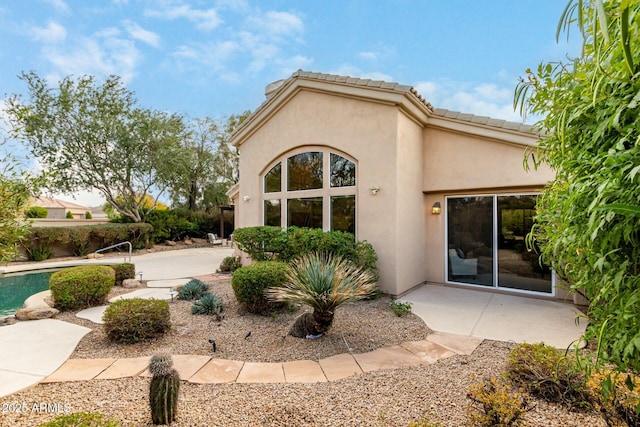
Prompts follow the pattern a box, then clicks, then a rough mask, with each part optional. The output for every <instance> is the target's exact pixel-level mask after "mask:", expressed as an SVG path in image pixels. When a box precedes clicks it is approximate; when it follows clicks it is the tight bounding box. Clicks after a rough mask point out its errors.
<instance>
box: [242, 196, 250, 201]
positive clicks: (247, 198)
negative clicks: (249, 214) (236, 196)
mask: <svg viewBox="0 0 640 427" xmlns="http://www.w3.org/2000/svg"><path fill="white" fill-rule="evenodd" d="M242 200H244V201H245V202H248V201H249V200H251V197H250V196H242Z"/></svg>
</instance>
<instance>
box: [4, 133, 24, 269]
mask: <svg viewBox="0 0 640 427" xmlns="http://www.w3.org/2000/svg"><path fill="white" fill-rule="evenodd" d="M0 145H2V143H0ZM9 160H10V158H9V157H7V158H5V159H2V160H0V194H2V197H0V263H4V262H9V261H11V260H13V258H14V256H15V255H16V254H17V253H18V244H19V243H20V242H21V240H22V239H23V238H24V237H25V236H26V235H28V233H29V224H28V222H26V221H25V220H24V218H23V212H24V211H25V209H26V208H27V206H28V203H29V197H30V194H29V182H28V180H27V181H25V179H23V178H22V177H20V176H19V175H18V173H17V172H14V171H13V169H12V168H13V167H14V165H13V164H11V163H10V162H9ZM5 162H7V163H6V164H5Z"/></svg>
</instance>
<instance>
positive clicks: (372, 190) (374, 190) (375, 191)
mask: <svg viewBox="0 0 640 427" xmlns="http://www.w3.org/2000/svg"><path fill="white" fill-rule="evenodd" d="M370 190H371V194H372V195H374V196H375V195H376V194H378V191H380V187H378V186H377V185H372V186H371V188H370Z"/></svg>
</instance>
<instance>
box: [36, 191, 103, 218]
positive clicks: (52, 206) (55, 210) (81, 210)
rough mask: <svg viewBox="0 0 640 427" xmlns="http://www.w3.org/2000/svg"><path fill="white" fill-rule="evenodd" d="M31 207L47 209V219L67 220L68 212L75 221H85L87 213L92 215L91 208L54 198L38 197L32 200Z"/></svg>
mask: <svg viewBox="0 0 640 427" xmlns="http://www.w3.org/2000/svg"><path fill="white" fill-rule="evenodd" d="M31 206H39V207H41V208H45V209H47V211H49V213H48V214H47V219H65V218H66V217H67V212H71V215H73V219H84V218H85V215H86V213H87V212H89V213H91V208H89V207H87V206H81V205H78V204H75V203H71V202H65V201H64V200H58V199H54V198H53V197H45V196H38V197H32V198H31Z"/></svg>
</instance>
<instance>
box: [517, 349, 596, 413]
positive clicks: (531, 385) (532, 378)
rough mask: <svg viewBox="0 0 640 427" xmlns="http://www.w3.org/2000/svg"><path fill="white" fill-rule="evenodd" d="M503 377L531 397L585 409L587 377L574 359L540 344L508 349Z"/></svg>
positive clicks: (586, 404) (586, 407) (587, 397)
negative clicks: (504, 375)
mask: <svg viewBox="0 0 640 427" xmlns="http://www.w3.org/2000/svg"><path fill="white" fill-rule="evenodd" d="M506 371H507V372H506V377H507V378H508V379H509V380H510V381H511V382H512V383H513V384H514V385H516V386H517V387H521V388H523V389H524V390H525V391H526V392H528V393H529V394H531V395H532V396H536V397H539V398H541V399H544V400H546V401H548V402H559V403H564V404H566V405H568V406H569V407H571V408H574V409H588V408H589V407H590V404H589V394H588V390H587V387H586V379H585V376H584V373H582V372H581V371H580V370H579V368H578V366H577V364H576V363H575V360H574V359H572V358H570V357H568V356H567V355H565V353H564V352H562V351H560V350H558V349H556V348H553V347H550V346H546V345H544V344H543V343H537V344H519V345H518V346H516V347H515V348H514V349H513V350H511V351H510V352H509V358H508V360H507V368H506Z"/></svg>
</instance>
